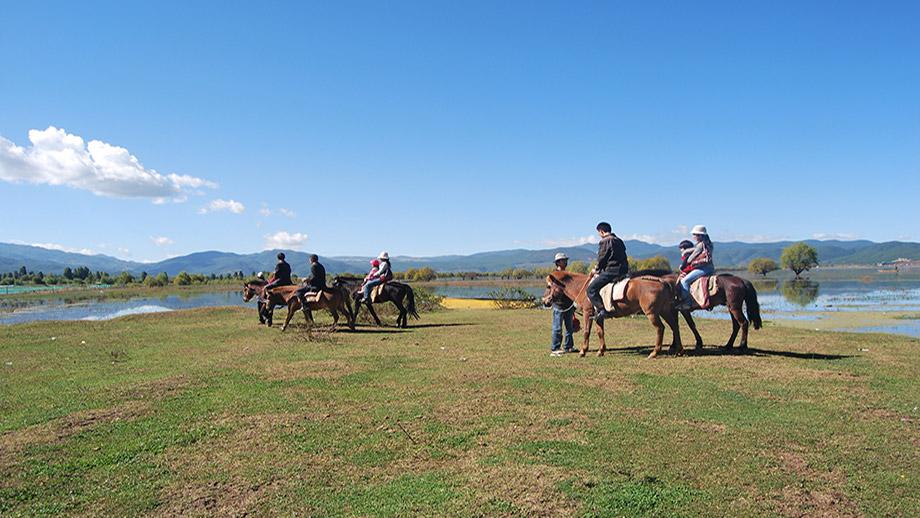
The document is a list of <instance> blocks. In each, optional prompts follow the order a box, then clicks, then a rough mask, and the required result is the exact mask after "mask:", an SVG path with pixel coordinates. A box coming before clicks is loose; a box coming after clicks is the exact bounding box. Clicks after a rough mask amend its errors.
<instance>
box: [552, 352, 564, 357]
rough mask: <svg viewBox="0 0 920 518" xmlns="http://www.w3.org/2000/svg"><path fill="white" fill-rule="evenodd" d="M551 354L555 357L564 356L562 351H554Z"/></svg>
mask: <svg viewBox="0 0 920 518" xmlns="http://www.w3.org/2000/svg"><path fill="white" fill-rule="evenodd" d="M549 355H550V356H553V357H556V356H562V351H553V352H551V353H549Z"/></svg>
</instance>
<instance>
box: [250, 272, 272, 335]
mask: <svg viewBox="0 0 920 518" xmlns="http://www.w3.org/2000/svg"><path fill="white" fill-rule="evenodd" d="M266 284H268V282H267V281H263V280H261V279H256V280H254V281H249V282H247V283H246V284H243V302H249V301H250V300H252V299H253V298H255V299H256V306H257V309H258V311H259V324H265V323H266V322H267V323H268V326H269V327H271V325H272V315H273V312H274V309H275V308H274V306H272V307H271V308H266V307H265V301H264V300H262V290H264V289H265V285H266Z"/></svg>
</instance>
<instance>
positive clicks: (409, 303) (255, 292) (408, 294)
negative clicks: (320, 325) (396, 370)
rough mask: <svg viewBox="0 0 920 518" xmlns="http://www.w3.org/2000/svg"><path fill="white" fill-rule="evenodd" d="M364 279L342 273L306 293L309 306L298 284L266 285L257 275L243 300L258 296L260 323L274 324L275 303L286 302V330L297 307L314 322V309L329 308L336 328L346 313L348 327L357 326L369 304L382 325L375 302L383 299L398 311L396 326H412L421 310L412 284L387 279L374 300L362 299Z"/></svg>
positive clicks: (309, 321)
mask: <svg viewBox="0 0 920 518" xmlns="http://www.w3.org/2000/svg"><path fill="white" fill-rule="evenodd" d="M361 283H362V279H360V278H358V277H351V276H344V275H340V276H337V277H335V278H333V280H332V285H331V286H330V287H327V288H325V289H323V290H322V291H321V292H318V293H310V294H307V297H308V298H307V299H306V301H307V307H306V308H304V307H303V306H302V305H301V303H300V299H299V298H298V297H297V296H296V291H297V290H298V289H300V286H298V285H288V286H277V287H272V288H268V289H266V285H267V284H268V283H267V282H266V281H263V280H261V279H256V280H253V281H249V282H247V283H246V284H244V285H243V301H244V302H249V301H250V300H252V299H254V298H255V299H256V300H257V304H256V306H257V309H258V312H259V323H260V324H267V325H268V326H269V327H271V326H272V320H273V316H274V310H275V307H278V306H286V307H287V310H288V311H287V316H286V317H285V319H284V325H282V326H281V330H282V331H284V330H286V329H287V328H288V325H290V323H291V319H292V318H294V315H295V314H296V313H297V312H298V311H301V310H302V311H303V313H304V316H305V318H306V319H307V323H308V324H310V325H312V324H313V323H314V322H313V311H317V310H323V309H325V310H328V311H329V313H330V314H331V315H332V329H333V330H335V329H336V327H337V326H338V323H339V315H344V316H345V319H346V322H347V323H348V327H349V329H352V330H354V328H355V320H356V319H357V317H358V312H359V311H360V310H361V306H365V307H367V310H368V312H369V313H370V315H371V316H372V317H373V318H374V322H375V323H376V324H377V325H378V326H379V325H382V324H381V322H380V317H378V316H377V312H376V311H374V306H373V304H377V303H382V302H392V303H393V305H395V306H396V309H397V310H398V311H399V315H398V316H397V317H396V327H401V328H405V327H408V326H409V316H412V317H413V318H419V315H418V311H417V310H416V308H415V293H414V292H413V291H412V287H411V286H409V285H408V284H404V283H401V282H395V281H390V282H387V283H384V284H383V285H382V287H381V288H380V290H379V293H378V294H377V296H376V297H375V298H374V300H361V296H362V293H361Z"/></svg>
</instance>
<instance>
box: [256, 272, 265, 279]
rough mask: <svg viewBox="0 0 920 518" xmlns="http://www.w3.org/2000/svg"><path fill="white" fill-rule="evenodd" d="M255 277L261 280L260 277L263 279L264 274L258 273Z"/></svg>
mask: <svg viewBox="0 0 920 518" xmlns="http://www.w3.org/2000/svg"><path fill="white" fill-rule="evenodd" d="M256 277H258V278H260V279H261V278H262V277H265V274H264V273H262V272H259V273H257V274H256Z"/></svg>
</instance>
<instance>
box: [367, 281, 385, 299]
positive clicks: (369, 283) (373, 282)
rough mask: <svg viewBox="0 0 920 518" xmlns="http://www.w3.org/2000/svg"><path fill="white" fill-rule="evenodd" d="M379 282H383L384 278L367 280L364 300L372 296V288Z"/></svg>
mask: <svg viewBox="0 0 920 518" xmlns="http://www.w3.org/2000/svg"><path fill="white" fill-rule="evenodd" d="M378 284H383V280H382V279H373V280H370V281H367V283H366V284H365V285H364V300H369V299H370V298H371V290H372V289H374V286H377V285H378Z"/></svg>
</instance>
